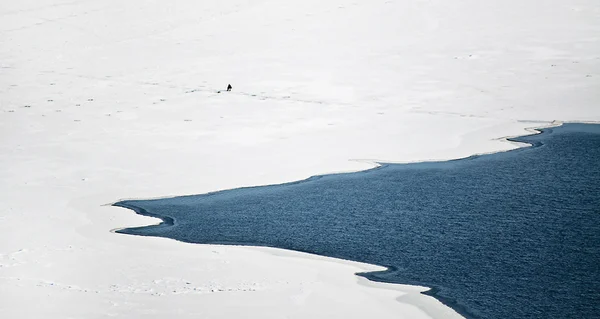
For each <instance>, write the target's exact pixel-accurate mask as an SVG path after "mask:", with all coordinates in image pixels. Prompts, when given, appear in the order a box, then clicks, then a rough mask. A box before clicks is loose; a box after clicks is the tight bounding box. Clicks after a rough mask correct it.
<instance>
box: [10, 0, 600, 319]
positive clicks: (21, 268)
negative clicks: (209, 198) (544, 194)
mask: <svg viewBox="0 0 600 319" xmlns="http://www.w3.org/2000/svg"><path fill="white" fill-rule="evenodd" d="M599 15H600V7H599V5H598V3H597V1H592V0H577V1H551V2H547V3H545V5H544V6H543V7H540V6H539V4H538V2H537V1H533V0H527V1H522V0H520V1H517V0H511V1H504V2H502V3H501V4H500V3H497V4H489V3H488V4H482V2H481V1H475V0H453V1H441V0H439V1H438V0H434V1H427V2H425V1H398V2H390V1H358V2H356V3H353V4H348V3H347V2H346V1H341V0H339V1H338V0H333V1H329V2H327V3H323V2H321V1H312V0H310V1H294V2H285V3H284V2H273V1H267V0H256V1H247V0H228V1H220V2H219V3H204V2H198V1H188V0H180V1H173V2H148V1H137V0H136V1H128V2H126V3H122V2H121V1H112V0H110V1H85V2H84V1H74V2H60V1H58V0H31V1H19V2H11V3H6V4H3V6H2V7H1V8H0V17H2V19H0V43H1V44H2V45H0V167H3V169H2V170H0V189H1V190H2V192H0V299H1V300H2V303H0V313H2V314H3V317H6V318H17V317H18V318H37V317H46V318H65V317H82V318H100V317H107V316H124V317H128V318H129V317H142V316H144V317H148V316H154V317H161V318H162V317H167V316H169V317H173V316H177V317H180V318H187V317H190V318H192V317H193V318H197V317H199V316H200V317H203V318H204V317H208V318H213V317H214V318H237V317H240V315H241V314H243V316H244V317H249V318H281V317H286V316H287V317H293V318H307V317H339V318H364V317H367V316H368V317H378V318H392V317H393V318H398V317H404V318H428V317H434V318H448V317H450V316H456V313H455V312H453V311H452V310H450V309H449V308H447V307H444V306H443V305H442V304H441V303H439V302H437V301H436V300H435V299H433V298H431V297H428V296H424V295H422V294H420V293H419V291H421V290H423V289H425V288H419V287H410V286H396V285H384V284H378V283H371V282H367V281H366V280H365V279H362V278H360V277H357V276H354V273H356V272H361V271H371V270H374V269H380V268H378V267H376V266H371V265H363V264H358V263H353V262H347V261H339V260H333V259H331V258H325V257H319V256H313V255H308V254H302V253H297V252H288V251H282V250H277V249H271V248H260V247H259V248H251V247H230V246H212V245H192V244H185V243H180V242H176V241H173V240H168V239H163V238H148V237H143V238H142V237H135V236H124V235H119V234H115V233H111V232H110V230H111V229H116V228H123V227H134V226H142V225H144V224H152V223H155V222H156V219H154V218H149V217H142V216H138V215H136V214H134V213H132V212H131V211H128V210H124V209H122V208H117V207H111V206H107V205H106V204H107V203H113V202H115V201H117V200H119V199H122V198H156V197H165V196H167V197H170V196H180V195H186V194H200V193H206V192H212V191H218V190H225V189H231V188H237V187H245V186H258V185H266V184H279V183H284V182H289V181H295V180H301V179H305V178H307V177H309V176H313V175H321V174H327V173H335V172H348V171H358V170H364V169H368V168H370V167H372V166H373V162H377V161H381V162H414V161H424V160H444V159H454V158H461V157H467V156H470V155H472V154H476V153H489V152H496V151H504V150H509V149H514V148H516V147H518V145H515V144H514V143H506V142H504V141H502V138H501V137H503V136H517V135H523V134H527V131H526V128H529V127H532V126H536V125H538V124H532V123H531V122H527V121H537V122H546V123H550V122H552V121H554V120H557V121H565V122H567V121H599V120H600V107H598V104H599V103H600V97H599V96H598V93H597V92H598V87H600V55H599V53H598V52H600V44H599V42H598V41H597V34H598V30H600V19H598V17H599ZM227 83H231V84H232V86H233V92H230V93H231V94H229V93H226V92H222V93H220V94H218V93H216V91H217V90H222V89H224V88H225V86H226V85H227ZM356 159H359V160H356ZM381 287H385V289H380V288H381ZM398 289H399V290H398ZM396 299H399V300H400V302H398V300H396ZM32 305H35V306H32Z"/></svg>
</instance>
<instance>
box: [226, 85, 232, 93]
mask: <svg viewBox="0 0 600 319" xmlns="http://www.w3.org/2000/svg"><path fill="white" fill-rule="evenodd" d="M231 89H233V88H232V87H231V84H227V92H229V91H231Z"/></svg>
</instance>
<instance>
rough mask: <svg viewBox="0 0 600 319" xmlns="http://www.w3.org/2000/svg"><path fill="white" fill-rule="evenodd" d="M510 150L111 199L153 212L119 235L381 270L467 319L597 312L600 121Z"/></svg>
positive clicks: (375, 276)
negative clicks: (284, 252)
mask: <svg viewBox="0 0 600 319" xmlns="http://www.w3.org/2000/svg"><path fill="white" fill-rule="evenodd" d="M518 140H519V141H526V142H529V143H532V144H534V146H533V147H529V148H524V149H519V150H517V151H511V152H505V153H498V154H492V155H485V156H478V157H472V158H468V159H463V160H455V161H447V162H436V163H419V164H403V165H400V164H394V165H383V166H382V167H380V168H378V169H373V170H369V171H365V172H359V173H350V174H336V175H326V176H317V177H312V178H310V179H308V180H305V181H301V182H295V183H289V184H283V185H275V186H265V187H254V188H243V189H234V190H229V191H223V192H217V193H211V194H204V195H197V196H185V197H177V198H170V199H160V200H145V201H124V202H120V203H117V204H116V205H118V206H123V207H127V208H132V209H135V210H136V211H137V212H138V213H142V214H147V215H153V216H160V217H162V218H163V220H164V221H165V223H163V224H162V225H159V226H150V227H141V228H130V229H125V230H122V231H121V232H123V233H127V234H134V235H145V236H161V237H169V238H174V239H178V240H182V241H186V242H193V243H231V244H244V245H264V246H273V247H280V248H287V249H293V250H300V251H306V252H311V253H316V254H320V255H326V256H333V257H339V258H344V259H350V260H357V261H362V262H367V263H371V264H378V265H384V266H388V267H390V271H387V272H382V273H369V274H366V275H365V276H366V277H368V278H370V279H372V280H378V281H385V282H395V283H405V284H418V285H424V286H428V287H433V288H434V289H433V290H432V291H430V292H429V293H430V294H432V295H434V296H435V297H436V298H438V299H440V300H442V301H443V302H444V303H446V304H447V305H449V306H451V307H453V308H454V309H456V310H457V311H459V312H460V313H461V314H463V315H465V316H467V317H471V318H600V314H599V312H600V292H599V291H600V125H591V124H567V125H564V126H562V127H559V128H552V129H546V130H544V133H543V134H539V135H535V136H529V137H523V138H519V139H518Z"/></svg>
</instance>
